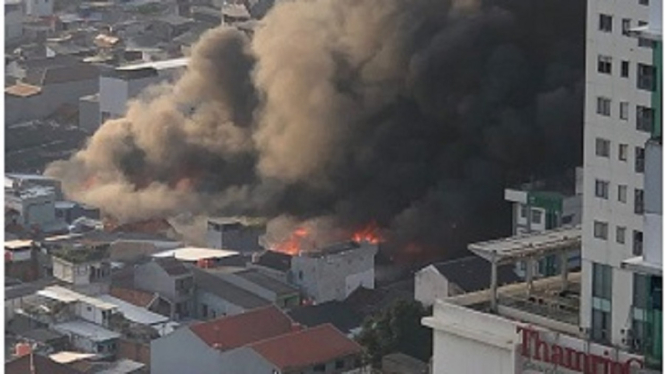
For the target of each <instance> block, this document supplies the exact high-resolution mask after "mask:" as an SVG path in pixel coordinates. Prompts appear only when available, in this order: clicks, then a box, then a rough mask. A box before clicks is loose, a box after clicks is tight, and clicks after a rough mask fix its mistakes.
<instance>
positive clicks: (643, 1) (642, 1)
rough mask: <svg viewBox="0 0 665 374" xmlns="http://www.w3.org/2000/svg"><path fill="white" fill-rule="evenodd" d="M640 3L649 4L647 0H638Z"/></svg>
mask: <svg viewBox="0 0 665 374" xmlns="http://www.w3.org/2000/svg"><path fill="white" fill-rule="evenodd" d="M640 5H649V0H640Z"/></svg>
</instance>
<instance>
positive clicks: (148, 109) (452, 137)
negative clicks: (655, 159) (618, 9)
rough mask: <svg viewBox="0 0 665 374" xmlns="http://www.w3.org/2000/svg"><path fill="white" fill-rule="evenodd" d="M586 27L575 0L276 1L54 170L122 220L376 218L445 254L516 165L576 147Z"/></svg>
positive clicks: (469, 235) (495, 211) (488, 231)
mask: <svg viewBox="0 0 665 374" xmlns="http://www.w3.org/2000/svg"><path fill="white" fill-rule="evenodd" d="M564 20H565V22H564ZM583 35H584V4H578V1H572V0H568V1H563V0H559V1H555V0H542V1H539V2H538V5H537V6H536V5H534V2H532V1H528V0H515V1H498V0H497V1H486V2H484V3H483V2H480V1H472V0H464V1H462V0H457V1H453V0H449V1H446V0H431V1H430V0H353V1H352V0H317V1H304V0H295V1H289V2H280V3H279V4H278V5H277V6H276V7H275V8H274V9H272V10H271V11H270V13H269V14H268V15H267V16H266V17H265V18H264V19H263V20H262V25H261V27H260V28H259V30H258V31H257V32H256V34H255V37H254V39H253V40H252V41H249V40H247V39H246V38H245V37H244V36H243V35H242V34H240V33H238V32H236V31H234V30H231V29H223V28H220V29H216V30H213V31H210V32H208V33H207V34H205V35H204V36H203V37H202V39H201V41H200V42H199V44H198V45H197V47H196V48H195V50H194V51H193V55H192V58H191V60H190V66H189V69H188V72H187V73H186V74H185V76H184V77H183V78H182V79H181V80H180V81H178V82H176V83H175V84H174V85H173V86H172V87H161V88H159V89H155V90H154V92H153V93H152V95H151V96H150V97H149V98H146V99H144V100H141V101H137V102H135V103H133V104H132V105H131V106H130V109H129V110H128V113H127V116H126V118H124V119H120V120H115V121H109V122H107V123H105V124H104V125H103V126H102V128H100V130H99V131H98V132H97V133H96V134H95V135H94V136H93V138H92V139H91V141H90V143H89V144H88V146H87V147H86V148H85V149H83V150H82V151H80V152H79V153H77V154H76V155H75V156H73V157H72V158H71V159H70V160H67V161H61V162H57V163H54V164H52V165H51V166H50V167H49V169H48V173H49V174H50V175H54V176H57V177H60V178H62V179H64V182H65V183H64V187H65V190H66V192H67V194H68V195H69V196H71V197H72V198H73V199H76V200H80V201H84V202H87V203H90V204H93V205H98V206H101V207H102V208H103V209H104V211H105V212H106V213H108V214H110V215H112V216H114V217H116V218H117V219H119V220H123V221H128V220H137V219H145V218H153V217H168V216H172V215H175V214H178V213H180V212H185V211H186V212H191V213H194V214H225V215H230V214H246V215H257V216H265V217H268V218H272V219H277V220H275V221H274V222H275V224H272V225H270V226H269V227H271V228H273V230H276V231H288V230H291V229H293V228H294V227H295V226H298V225H299V224H302V223H303V222H304V223H307V224H310V225H312V226H315V227H317V228H319V229H318V230H314V231H315V232H317V233H318V234H317V236H321V240H333V239H335V237H336V236H339V238H342V237H344V236H345V235H348V234H349V233H350V232H353V231H355V230H357V229H358V228H360V227H362V226H365V225H367V223H369V222H376V223H378V225H379V226H380V227H381V228H382V229H383V231H384V232H385V237H386V238H387V239H388V242H387V243H386V244H387V245H389V246H393V247H395V248H397V249H399V250H402V252H404V253H410V254H414V255H432V256H434V257H440V256H444V255H448V254H451V253H453V252H455V251H458V250H460V249H461V248H463V247H464V245H465V242H466V241H468V240H475V239H479V238H487V237H488V236H493V235H499V234H502V233H503V230H507V229H508V225H507V223H509V222H508V219H507V217H508V215H507V213H508V212H507V211H506V207H505V206H504V204H503V203H502V200H503V196H502V191H503V187H504V186H505V184H506V183H511V182H512V183H514V182H521V181H522V180H523V179H526V178H528V177H529V176H531V175H536V176H538V175H544V174H547V173H554V172H558V171H560V170H563V169H565V168H567V167H569V166H572V165H576V164H577V162H578V159H579V156H580V135H581V118H582V109H581V108H582V107H581V103H582V95H581V88H580V83H581V82H582V77H583ZM182 108H193V110H192V111H191V112H190V111H188V110H183V109H182ZM287 221H288V222H289V224H283V223H284V222H287ZM273 234H279V235H277V236H280V235H281V236H285V235H286V232H276V233H273ZM327 236H330V237H327ZM339 238H337V239H339ZM407 249H408V250H407Z"/></svg>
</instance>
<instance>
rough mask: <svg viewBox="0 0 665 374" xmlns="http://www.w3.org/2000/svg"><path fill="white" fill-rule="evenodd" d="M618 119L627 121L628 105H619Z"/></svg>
mask: <svg viewBox="0 0 665 374" xmlns="http://www.w3.org/2000/svg"><path fill="white" fill-rule="evenodd" d="M619 118H621V119H622V120H628V103H627V102H625V101H622V102H621V103H619Z"/></svg>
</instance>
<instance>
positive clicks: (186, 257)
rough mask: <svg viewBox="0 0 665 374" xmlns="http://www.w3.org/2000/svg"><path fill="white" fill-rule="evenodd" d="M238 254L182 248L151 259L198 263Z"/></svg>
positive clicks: (159, 254)
mask: <svg viewBox="0 0 665 374" xmlns="http://www.w3.org/2000/svg"><path fill="white" fill-rule="evenodd" d="M238 254H239V253H238V252H236V251H229V250H224V249H211V248H199V247H183V248H177V249H172V250H168V251H164V252H159V253H155V254H153V255H152V256H153V257H160V258H161V257H173V258H175V259H176V260H179V261H194V262H195V261H200V260H207V259H223V258H226V257H233V256H237V255H238Z"/></svg>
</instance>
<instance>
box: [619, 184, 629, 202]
mask: <svg viewBox="0 0 665 374" xmlns="http://www.w3.org/2000/svg"><path fill="white" fill-rule="evenodd" d="M627 195H628V186H626V185H625V184H620V185H619V188H618V190H617V200H619V202H621V203H625V202H626V201H627Z"/></svg>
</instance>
